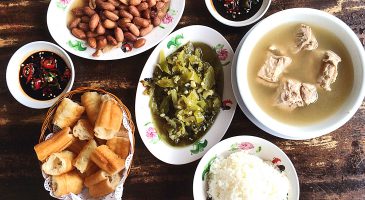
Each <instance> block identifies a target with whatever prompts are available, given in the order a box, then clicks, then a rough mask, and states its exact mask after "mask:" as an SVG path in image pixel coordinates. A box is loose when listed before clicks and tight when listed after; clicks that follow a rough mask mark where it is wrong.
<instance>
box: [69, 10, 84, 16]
mask: <svg viewBox="0 0 365 200" xmlns="http://www.w3.org/2000/svg"><path fill="white" fill-rule="evenodd" d="M71 12H72V13H73V14H74V15H75V16H76V17H82V16H83V15H84V12H83V8H74V9H72V10H71Z"/></svg>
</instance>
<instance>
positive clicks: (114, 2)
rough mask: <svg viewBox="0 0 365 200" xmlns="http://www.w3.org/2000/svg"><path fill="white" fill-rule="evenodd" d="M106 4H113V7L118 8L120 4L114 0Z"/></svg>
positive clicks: (109, 0)
mask: <svg viewBox="0 0 365 200" xmlns="http://www.w3.org/2000/svg"><path fill="white" fill-rule="evenodd" d="M108 3H111V4H113V6H115V7H118V6H119V5H120V2H119V1H116V0H108Z"/></svg>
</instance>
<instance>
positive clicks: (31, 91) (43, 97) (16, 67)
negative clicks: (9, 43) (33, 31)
mask: <svg viewBox="0 0 365 200" xmlns="http://www.w3.org/2000/svg"><path fill="white" fill-rule="evenodd" d="M74 78H75V71H74V66H73V63H72V60H71V58H70V57H69V56H68V54H67V53H66V52H65V51H64V50H63V49H62V48H61V47H59V46H57V45H55V44H52V43H50V42H45V41H36V42H31V43H28V44H26V45H24V46H22V47H21V48H20V49H18V50H17V51H16V52H15V53H14V54H13V56H12V57H11V59H10V61H9V63H8V67H7V69H6V83H7V85H8V88H9V91H10V93H11V94H12V95H13V97H14V98H15V99H16V100H17V101H18V102H19V103H21V104H23V105H24V106H27V107H30V108H37V109H41V108H48V107H51V106H52V105H53V104H54V103H55V102H56V101H57V99H58V98H59V97H60V96H62V95H63V94H65V93H66V92H68V91H70V90H71V88H72V85H73V82H74Z"/></svg>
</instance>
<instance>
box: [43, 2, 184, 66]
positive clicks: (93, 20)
mask: <svg viewBox="0 0 365 200" xmlns="http://www.w3.org/2000/svg"><path fill="white" fill-rule="evenodd" d="M184 8H185V0H51V2H50V5H49V7H48V12H47V26H48V29H49V32H50V33H51V35H52V37H53V39H54V40H55V41H56V42H57V43H58V44H59V45H60V46H61V47H62V48H64V49H65V50H67V51H68V52H70V53H72V54H74V55H76V56H79V57H83V58H86V59H92V60H116V59H123V58H127V57H130V56H134V55H137V54H140V53H143V52H145V51H147V50H148V49H150V48H152V47H154V46H155V45H157V44H158V43H159V42H160V41H161V40H163V39H164V38H165V37H167V36H168V35H169V34H170V33H171V32H172V31H173V29H174V28H175V27H176V26H177V24H178V22H179V20H180V19H181V16H182V14H183V11H184Z"/></svg>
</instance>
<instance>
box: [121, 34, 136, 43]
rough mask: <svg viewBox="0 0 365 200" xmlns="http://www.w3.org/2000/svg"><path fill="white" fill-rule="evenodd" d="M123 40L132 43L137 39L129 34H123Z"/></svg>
mask: <svg viewBox="0 0 365 200" xmlns="http://www.w3.org/2000/svg"><path fill="white" fill-rule="evenodd" d="M124 38H125V39H126V40H127V41H130V42H134V41H136V40H137V37H136V36H135V35H133V34H132V33H131V32H125V33H124Z"/></svg>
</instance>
